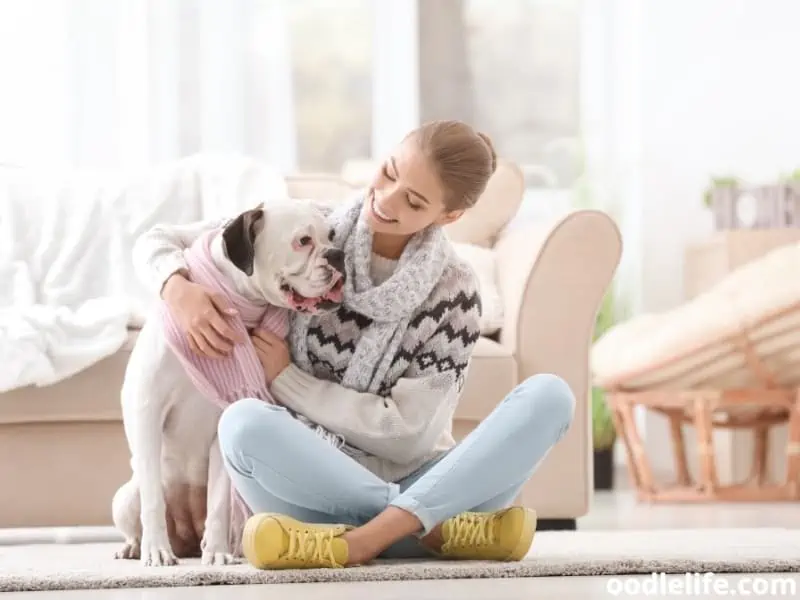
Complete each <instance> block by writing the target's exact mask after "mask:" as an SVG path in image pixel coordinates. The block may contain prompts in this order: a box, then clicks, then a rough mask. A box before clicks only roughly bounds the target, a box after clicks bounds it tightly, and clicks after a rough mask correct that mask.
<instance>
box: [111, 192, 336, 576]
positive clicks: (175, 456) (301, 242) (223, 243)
mask: <svg viewBox="0 0 800 600" xmlns="http://www.w3.org/2000/svg"><path fill="white" fill-rule="evenodd" d="M332 238H333V235H332V231H331V229H330V227H329V226H328V225H327V223H326V221H325V217H324V214H323V212H322V211H321V210H320V209H319V208H317V207H316V206H315V205H314V204H313V203H311V202H304V201H299V200H281V201H277V202H270V203H269V204H268V205H262V206H260V207H258V208H256V209H253V210H249V211H246V212H244V213H242V214H240V215H239V216H238V217H236V218H235V219H232V220H231V221H229V222H228V223H227V224H226V225H223V226H222V227H221V228H220V229H219V230H217V231H216V232H209V234H208V235H207V237H205V238H203V240H205V241H203V240H200V241H198V242H195V244H200V243H205V246H204V247H203V252H202V253H201V255H202V256H203V257H205V258H204V259H203V262H202V263H197V262H195V263H194V264H195V265H196V266H197V268H196V269H195V274H198V275H199V274H200V272H201V271H202V272H203V273H204V274H205V275H206V276H213V277H214V278H218V279H220V280H222V281H220V282H219V284H220V285H221V286H222V287H221V288H220V289H223V290H228V291H229V292H232V293H229V294H228V295H229V297H236V298H238V299H240V300H241V299H242V298H244V299H246V300H247V301H248V302H250V303H253V304H255V305H256V306H263V308H264V311H266V310H275V311H276V314H284V315H286V312H285V311H286V310H295V311H307V312H316V311H319V310H332V309H334V308H336V307H338V306H339V305H340V303H341V301H342V289H343V282H344V255H343V253H342V251H341V250H339V249H336V248H334V247H333V246H332V245H331V239H332ZM192 248H196V246H195V245H193V246H192ZM187 251H188V250H187ZM184 254H185V256H187V262H189V258H188V257H189V256H195V257H196V256H198V254H196V253H195V254H192V255H190V254H187V253H186V252H185V253H184ZM192 264H193V263H191V262H189V265H190V269H189V279H191V280H195V281H197V278H195V277H194V276H193V273H192ZM229 299H230V298H229ZM271 307H272V308H271ZM276 307H277V308H276ZM159 311H160V312H159ZM264 314H266V313H264ZM165 315H166V316H165ZM235 318H236V317H232V318H231V319H235ZM165 319H167V320H165ZM168 319H169V316H168V309H167V308H166V306H165V305H164V304H163V303H161V304H159V305H158V310H157V311H156V313H155V314H154V315H153V317H152V318H149V319H148V320H147V322H146V324H145V325H144V327H143V328H142V330H141V332H140V333H139V336H138V339H137V342H136V345H135V347H134V349H133V352H132V353H131V356H130V360H129V362H128V365H127V370H126V373H125V379H124V382H123V386H122V392H121V403H122V414H123V423H124V429H125V435H126V437H127V440H128V447H129V450H130V454H131V470H132V473H133V474H132V477H131V479H130V480H129V481H128V482H126V483H125V484H124V485H122V487H120V489H119V490H118V491H117V492H116V494H115V496H114V499H113V501H112V515H113V520H114V524H115V526H116V527H117V529H118V530H119V531H120V532H121V533H122V534H123V535H124V538H125V542H124V545H123V547H122V548H121V549H120V551H119V552H117V553H116V557H117V558H134V559H135V558H139V559H140V561H141V562H142V563H143V564H144V565H148V566H162V565H174V564H177V561H178V557H181V558H186V557H197V556H200V557H201V558H202V563H203V564H228V563H231V562H237V561H238V557H239V556H241V554H240V549H239V548H234V547H232V545H234V542H232V541H231V540H232V539H239V540H240V539H241V532H240V531H237V532H234V531H231V527H232V525H231V520H230V518H229V517H230V514H231V508H232V505H231V485H230V480H229V479H228V476H227V473H226V472H225V469H224V466H223V464H222V456H221V453H220V449H219V443H218V440H217V424H218V422H219V418H220V415H221V414H222V410H223V409H224V405H223V404H222V403H220V402H214V401H212V400H210V399H209V395H210V394H209V393H208V391H207V390H206V393H203V391H202V388H201V387H199V386H198V385H197V380H193V379H192V377H191V376H190V374H191V373H192V370H191V369H190V368H188V367H187V364H189V363H187V362H186V361H187V360H188V361H192V362H196V361H200V360H205V361H215V360H217V361H218V360H228V357H226V358H223V359H219V358H206V357H202V358H201V357H199V355H197V354H193V352H192V351H191V350H190V349H189V350H185V351H184V352H183V355H184V356H183V358H179V355H180V354H181V352H178V351H177V350H176V349H175V348H176V347H177V346H176V343H177V342H175V340H174V339H173V338H177V337H183V336H184V334H183V332H179V331H178V329H177V328H175V327H173V328H172V329H170V328H169V327H165V325H164V324H165V323H167V322H168ZM287 319H288V316H287V317H286V318H285V319H284V323H288V320H287ZM237 325H238V327H239V330H240V331H242V333H243V334H245V335H243V337H244V338H247V339H246V341H245V342H244V344H250V340H249V338H248V336H247V335H246V333H247V332H248V328H247V327H243V324H242V322H238V323H237ZM250 327H252V324H251V325H250ZM170 331H172V338H171V337H170V335H171V334H170V333H169V332H170ZM170 340H172V341H170ZM187 348H188V346H187ZM235 351H236V350H235ZM243 351H244V350H242V352H243ZM247 351H248V352H251V354H239V355H238V356H239V357H240V358H241V357H245V358H247V361H245V360H244V359H242V361H243V362H248V361H249V362H248V364H249V368H250V373H251V375H250V378H251V380H252V379H253V378H254V377H256V375H253V373H254V371H255V370H256V367H255V366H254V362H255V364H258V366H259V369H258V375H257V376H258V377H260V378H262V382H261V384H262V385H265V384H264V382H263V370H261V369H260V364H259V363H258V361H257V360H256V361H253V360H252V356H253V354H252V347H251V346H248V347H247ZM182 361H183V362H182ZM206 364H207V365H208V364H211V363H206ZM216 364H219V363H216ZM228 364H229V365H230V364H233V367H231V368H232V369H234V370H235V369H237V366H236V364H237V363H236V362H233V363H228ZM206 368H208V367H206ZM215 368H216V367H212V369H215ZM236 399H239V398H235V399H233V400H232V401H235V400H236ZM267 400H268V399H267ZM242 525H243V524H242ZM236 545H238V544H236Z"/></svg>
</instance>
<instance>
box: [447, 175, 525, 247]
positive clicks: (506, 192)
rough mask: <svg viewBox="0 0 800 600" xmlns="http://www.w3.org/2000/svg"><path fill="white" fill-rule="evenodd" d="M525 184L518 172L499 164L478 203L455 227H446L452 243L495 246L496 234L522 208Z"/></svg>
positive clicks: (453, 224) (452, 225) (454, 224)
mask: <svg viewBox="0 0 800 600" xmlns="http://www.w3.org/2000/svg"><path fill="white" fill-rule="evenodd" d="M524 191H525V180H524V178H523V176H522V171H521V170H520V168H519V167H518V166H517V165H516V164H514V163H512V162H508V161H503V160H498V161H497V169H496V170H495V172H494V175H492V178H491V179H490V180H489V183H488V184H487V186H486V190H485V191H484V192H483V195H482V196H481V197H480V199H479V200H478V203H477V204H476V205H475V206H473V207H472V208H471V209H469V210H468V211H467V212H466V213H464V216H463V217H461V218H460V219H459V220H458V221H456V222H455V223H452V224H450V225H448V226H446V227H445V231H446V232H447V235H448V237H449V238H450V239H451V240H452V241H454V242H461V243H465V244H475V245H477V246H483V247H485V248H489V247H491V246H494V242H495V240H496V239H497V236H498V235H499V233H500V232H501V231H502V230H503V228H504V227H505V226H506V225H508V223H510V222H511V219H513V218H514V215H516V214H517V211H518V210H519V207H520V205H521V204H522V194H523V192H524Z"/></svg>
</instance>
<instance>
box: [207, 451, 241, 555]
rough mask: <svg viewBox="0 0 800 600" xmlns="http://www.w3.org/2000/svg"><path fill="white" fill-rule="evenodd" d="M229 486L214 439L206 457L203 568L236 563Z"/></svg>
mask: <svg viewBox="0 0 800 600" xmlns="http://www.w3.org/2000/svg"><path fill="white" fill-rule="evenodd" d="M230 519H231V483H230V479H229V478H228V474H227V473H226V472H225V467H224V466H223V464H222V454H221V452H220V449H219V440H218V438H216V437H215V438H214V442H213V444H211V451H210V453H209V457H208V512H207V514H206V524H205V532H204V534H203V541H202V542H201V545H200V547H201V549H202V550H203V558H202V562H203V564H204V565H226V564H230V563H233V562H236V560H235V559H234V557H233V549H232V548H231V547H230V543H229V540H230Z"/></svg>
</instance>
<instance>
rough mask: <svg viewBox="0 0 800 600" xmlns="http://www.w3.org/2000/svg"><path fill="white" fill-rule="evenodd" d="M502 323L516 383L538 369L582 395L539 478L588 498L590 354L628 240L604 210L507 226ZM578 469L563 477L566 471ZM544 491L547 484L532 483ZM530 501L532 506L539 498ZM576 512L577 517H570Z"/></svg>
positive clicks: (500, 258)
mask: <svg viewBox="0 0 800 600" xmlns="http://www.w3.org/2000/svg"><path fill="white" fill-rule="evenodd" d="M494 248H495V252H496V260H497V275H498V287H499V289H500V295H501V296H502V300H503V307H504V325H503V328H502V330H501V333H500V343H501V344H502V345H504V346H505V347H507V348H509V349H510V350H511V351H512V353H513V355H514V357H515V359H516V362H517V369H518V374H517V377H518V380H519V381H523V380H525V379H527V378H528V377H530V376H531V375H534V374H537V373H553V374H555V375H558V376H559V377H561V378H562V379H564V380H565V381H566V382H567V383H568V384H569V386H570V387H571V388H572V391H573V393H574V394H575V398H576V400H577V401H576V410H575V418H574V421H573V424H572V426H571V427H570V430H569V431H568V432H567V434H566V436H565V437H564V439H563V440H562V441H561V442H560V443H559V444H558V445H557V447H556V448H554V449H553V451H552V452H551V453H550V455H548V457H547V459H546V460H545V461H544V463H543V464H542V465H541V466H540V468H539V469H537V473H536V474H535V476H534V477H535V478H536V479H537V481H540V482H549V481H561V482H563V484H561V487H564V486H569V489H570V490H571V491H572V492H574V494H576V495H577V494H580V495H581V497H582V498H583V499H584V501H583V504H584V508H585V509H587V510H588V505H589V501H590V497H591V488H592V456H591V455H592V445H591V431H592V430H591V423H590V419H591V411H590V410H589V389H590V368H589V352H590V347H591V343H592V336H593V333H594V326H595V320H596V318H597V312H598V310H599V308H600V304H601V302H602V298H603V296H604V295H605V293H606V291H607V290H608V289H609V287H610V285H611V280H612V278H613V276H614V273H615V271H616V269H617V266H618V264H619V260H620V257H621V253H622V241H621V237H620V233H619V229H618V228H617V226H616V224H615V223H614V222H613V221H612V220H611V218H609V216H608V215H606V214H605V213H603V212H600V211H596V210H577V211H574V212H571V213H568V214H567V215H566V216H562V217H560V218H559V219H557V220H556V221H555V222H553V223H550V224H549V225H545V226H539V225H537V224H532V225H531V226H525V225H522V226H516V227H514V228H513V229H508V230H507V231H506V232H504V233H503V234H502V235H501V237H500V238H499V239H498V241H497V243H496V244H495V246H494ZM566 469H568V470H570V471H579V472H580V477H577V478H574V480H570V481H569V482H565V481H564V478H563V473H564V472H565V470H566ZM531 489H534V490H541V492H539V491H536V492H535V493H536V494H539V493H542V494H545V495H546V493H547V492H546V490H547V489H548V485H531ZM528 501H530V502H533V503H534V505H536V503H537V502H538V500H537V499H536V498H530V499H528ZM572 516H573V517H574V516H575V515H572Z"/></svg>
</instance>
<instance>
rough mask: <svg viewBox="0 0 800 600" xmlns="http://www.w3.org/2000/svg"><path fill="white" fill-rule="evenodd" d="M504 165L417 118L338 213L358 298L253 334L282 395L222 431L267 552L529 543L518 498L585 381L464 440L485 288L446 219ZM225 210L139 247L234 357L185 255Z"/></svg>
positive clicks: (508, 555) (283, 561)
mask: <svg viewBox="0 0 800 600" xmlns="http://www.w3.org/2000/svg"><path fill="white" fill-rule="evenodd" d="M495 167H496V156H495V152H494V149H493V147H492V144H491V142H490V140H489V139H488V138H487V137H486V136H484V135H483V134H480V133H477V132H475V131H474V130H473V129H472V128H471V127H469V126H468V125H466V124H464V123H461V122H458V121H438V122H432V123H428V124H425V125H423V126H421V127H420V128H418V129H416V130H414V131H412V132H411V133H410V134H408V135H407V136H406V138H405V139H404V140H402V142H401V143H400V145H399V146H398V147H397V148H396V150H395V151H394V152H393V153H392V155H391V156H390V157H388V158H387V160H386V161H385V162H384V163H383V164H382V165H381V167H380V169H379V171H378V173H377V174H376V175H375V178H374V180H373V181H372V183H371V184H370V186H369V187H368V189H367V191H366V193H365V195H364V196H363V198H359V199H357V200H355V201H354V202H352V203H349V204H346V205H344V206H342V207H341V208H337V209H336V210H334V211H333V212H332V213H331V214H330V219H331V222H332V224H333V226H334V231H335V235H334V239H333V241H334V244H335V245H337V246H338V247H340V248H342V249H343V250H344V252H345V263H346V265H345V266H346V273H347V283H346V288H345V302H344V305H343V306H342V307H341V308H340V309H339V310H338V311H336V312H334V313H331V314H325V315H318V316H305V315H295V316H293V321H292V326H291V331H290V334H289V339H288V342H289V344H288V345H287V343H286V342H284V341H283V340H281V339H278V338H277V337H275V336H274V335H271V334H269V333H267V332H257V333H256V334H255V336H254V337H253V341H254V344H255V346H256V349H257V352H258V354H259V358H260V360H261V362H262V364H263V367H264V372H265V375H266V378H267V381H269V382H271V386H270V389H271V391H272V394H273V395H274V397H275V399H276V400H277V401H278V402H279V403H280V404H281V405H283V406H271V405H267V404H265V403H263V402H260V401H257V400H253V399H243V400H241V401H239V402H237V403H235V404H233V405H232V406H230V407H229V408H228V409H226V411H225V412H224V413H223V415H222V418H221V420H220V424H219V442H220V448H221V450H222V453H223V456H224V460H225V464H226V467H227V469H228V472H229V473H230V476H231V479H232V481H233V484H234V485H235V487H236V489H237V490H238V491H239V493H240V494H241V496H242V498H243V499H244V500H245V502H246V503H247V504H248V505H249V506H250V508H251V510H253V512H254V513H255V514H254V516H253V517H251V518H250V520H249V521H248V523H247V526H246V529H245V536H244V551H245V556H246V557H247V558H248V560H249V561H250V562H251V564H253V565H254V566H256V567H259V568H269V569H278V568H318V567H344V566H350V565H357V564H363V563H365V562H368V561H370V560H371V559H373V558H375V557H379V556H380V557H394V558H398V557H430V556H441V557H446V558H464V559H484V560H502V561H508V560H520V559H521V558H522V557H523V556H524V555H525V554H526V553H527V551H528V549H529V547H530V545H531V542H532V540H533V535H534V530H535V525H536V515H535V513H534V512H533V511H532V510H530V509H525V508H522V507H511V506H510V505H511V503H512V502H513V500H514V498H515V497H516V496H517V494H518V492H519V490H520V488H521V487H522V486H523V485H524V483H525V482H526V481H527V480H528V479H529V478H530V476H531V474H532V473H533V471H534V469H535V468H536V466H537V465H538V464H539V462H540V461H541V460H542V459H543V458H544V457H545V455H546V454H547V453H548V451H549V450H550V448H552V447H553V446H554V445H555V444H556V442H557V441H558V440H559V439H560V438H561V437H562V436H563V434H564V433H565V431H566V430H567V428H568V427H569V425H570V422H571V420H572V417H573V414H574V406H575V400H574V397H573V395H572V392H571V391H570V388H569V386H568V385H567V384H566V383H564V382H563V381H562V380H561V379H559V378H558V377H556V376H553V375H536V376H534V377H531V378H530V379H528V380H527V381H525V382H523V383H522V384H521V385H519V386H518V387H517V388H516V389H515V390H513V391H512V392H511V393H510V394H509V395H508V396H507V397H506V398H505V399H504V401H503V402H501V403H500V404H499V405H498V406H497V407H496V408H495V410H494V411H493V412H492V413H491V414H490V415H489V417H488V418H487V419H485V420H484V421H483V422H482V423H481V424H480V425H479V426H478V427H477V428H476V429H475V430H474V431H472V432H471V433H470V435H469V436H467V438H466V439H464V440H463V441H462V442H461V443H460V444H458V445H456V444H455V443H454V441H453V438H452V436H451V434H450V426H451V419H452V416H453V413H454V410H455V408H456V404H457V401H458V396H459V392H460V390H461V387H462V383H463V380H464V376H465V374H466V371H467V367H468V364H469V360H470V354H471V352H472V349H473V347H474V345H475V343H476V341H477V340H478V338H479V326H478V320H479V317H480V299H479V296H478V291H477V284H476V279H475V277H474V275H473V273H472V272H471V270H470V269H469V268H468V267H467V266H466V265H465V264H464V263H462V262H461V261H459V260H458V259H457V258H456V257H455V256H454V254H453V251H452V248H451V246H450V244H449V243H448V241H447V239H446V237H445V234H444V232H443V229H442V226H444V225H447V224H448V223H452V222H454V221H455V220H456V219H458V218H460V217H461V216H462V215H463V214H464V211H466V210H468V209H469V208H470V207H471V206H473V205H474V204H475V202H476V201H477V200H478V198H479V197H480V196H481V194H482V192H483V191H484V189H485V187H486V184H487V182H488V180H489V177H490V176H491V175H492V173H493V172H494V170H495ZM214 225H215V224H211V223H207V224H203V223H199V224H196V225H192V226H187V227H183V228H179V227H175V228H165V227H160V228H156V229H154V230H152V231H151V232H150V233H148V234H146V235H145V236H144V237H143V238H142V240H140V242H139V244H138V245H137V249H136V256H137V263H138V265H139V267H140V268H141V269H142V270H143V272H144V274H145V275H146V276H147V277H149V278H150V280H151V281H152V284H153V286H154V288H156V289H159V290H161V294H162V296H163V297H164V299H165V300H166V302H167V303H168V304H169V305H170V306H171V307H172V308H173V309H174V311H175V312H176V313H177V314H178V315H179V318H180V320H181V322H182V324H183V327H184V329H185V331H186V333H187V335H188V336H189V338H190V340H191V341H192V343H193V344H195V347H196V348H197V350H198V351H201V352H207V353H208V354H211V355H220V354H224V353H226V352H227V351H228V350H229V349H230V348H231V345H232V344H233V343H235V342H236V340H234V339H233V335H232V333H231V330H230V329H228V328H227V325H226V323H225V319H224V317H223V316H222V315H221V314H220V312H221V313H223V314H224V312H225V310H226V309H225V304H224V300H221V299H219V298H214V297H212V296H210V295H209V294H208V293H207V292H206V291H205V290H203V289H202V288H200V287H199V286H197V285H195V284H193V283H191V282H189V281H187V279H186V278H185V264H184V263H183V262H182V258H181V250H182V248H184V247H185V246H186V245H188V244H190V243H191V242H192V241H193V239H194V238H196V237H197V236H198V235H199V234H200V233H202V232H203V231H205V230H206V229H207V228H208V227H212V226H214ZM218 311H219V312H218ZM290 348H291V350H290ZM287 409H288V410H287ZM290 411H292V412H290ZM293 412H294V413H297V414H299V415H301V416H302V417H304V419H303V420H298V419H296V418H294V417H293V416H292V413H293ZM308 421H310V422H311V423H312V424H316V426H317V427H316V429H314V428H311V427H309V426H308V425H307V422H308ZM304 422H305V423H304ZM320 430H322V431H325V430H327V431H329V432H330V433H331V434H333V435H329V436H325V435H322V436H320V435H318V433H317V432H318V431H320ZM336 440H339V443H337V441H336ZM332 442H333V443H332Z"/></svg>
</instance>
